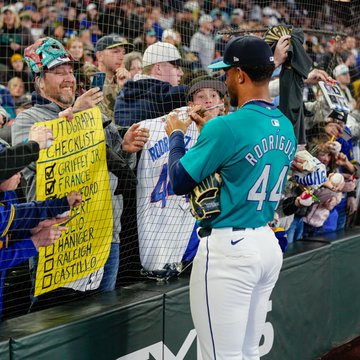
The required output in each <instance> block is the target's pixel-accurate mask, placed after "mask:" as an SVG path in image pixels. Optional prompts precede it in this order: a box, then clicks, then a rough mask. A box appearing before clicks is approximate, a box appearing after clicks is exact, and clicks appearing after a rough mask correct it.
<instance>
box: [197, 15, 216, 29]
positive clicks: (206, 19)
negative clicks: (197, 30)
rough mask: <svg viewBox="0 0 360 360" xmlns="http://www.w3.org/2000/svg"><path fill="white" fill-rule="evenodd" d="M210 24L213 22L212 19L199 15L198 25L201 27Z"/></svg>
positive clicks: (208, 16)
mask: <svg viewBox="0 0 360 360" xmlns="http://www.w3.org/2000/svg"><path fill="white" fill-rule="evenodd" d="M210 22H211V23H212V22H213V18H212V17H211V16H210V15H206V14H205V15H201V16H200V19H199V25H200V26H201V25H203V24H206V23H210Z"/></svg>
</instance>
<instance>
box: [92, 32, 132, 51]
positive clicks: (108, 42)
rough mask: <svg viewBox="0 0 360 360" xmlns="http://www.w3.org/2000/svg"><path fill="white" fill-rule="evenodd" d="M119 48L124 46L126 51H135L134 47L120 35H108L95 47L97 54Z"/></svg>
mask: <svg viewBox="0 0 360 360" xmlns="http://www.w3.org/2000/svg"><path fill="white" fill-rule="evenodd" d="M118 46H123V47H124V48H125V51H126V52H127V53H128V52H131V51H133V50H134V45H133V44H130V43H129V42H128V41H127V40H126V39H125V38H123V37H122V36H119V35H106V36H103V37H102V38H100V39H99V40H98V41H97V43H96V45H95V52H98V51H103V50H105V49H113V48H115V47H118Z"/></svg>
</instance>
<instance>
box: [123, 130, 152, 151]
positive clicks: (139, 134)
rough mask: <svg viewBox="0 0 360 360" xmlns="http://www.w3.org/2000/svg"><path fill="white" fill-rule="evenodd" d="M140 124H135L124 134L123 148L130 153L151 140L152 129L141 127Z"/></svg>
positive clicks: (138, 149)
mask: <svg viewBox="0 0 360 360" xmlns="http://www.w3.org/2000/svg"><path fill="white" fill-rule="evenodd" d="M140 126H141V125H140V124H133V125H131V127H130V128H129V129H128V131H127V132H126V133H125V135H124V141H123V143H122V149H123V150H124V151H126V152H128V153H134V152H137V151H140V150H141V149H142V148H143V147H144V146H145V144H146V143H147V141H148V140H149V136H150V131H149V129H146V128H140Z"/></svg>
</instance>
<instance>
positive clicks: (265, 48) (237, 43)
mask: <svg viewBox="0 0 360 360" xmlns="http://www.w3.org/2000/svg"><path fill="white" fill-rule="evenodd" d="M271 64H274V55H273V53H272V50H271V48H270V46H269V45H268V44H267V43H266V42H265V41H264V40H263V39H260V38H259V37H257V36H253V35H245V36H241V37H234V38H232V39H231V40H230V41H229V42H228V43H227V44H226V46H225V50H224V58H223V61H218V62H216V63H214V64H210V65H209V66H208V68H209V69H226V68H229V67H232V66H241V65H251V66H266V65H271Z"/></svg>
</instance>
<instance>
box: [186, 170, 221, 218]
mask: <svg viewBox="0 0 360 360" xmlns="http://www.w3.org/2000/svg"><path fill="white" fill-rule="evenodd" d="M221 183H222V180H221V176H220V174H219V173H216V172H215V173H214V174H212V175H210V176H208V177H207V178H205V179H204V180H203V181H202V182H201V183H200V184H198V185H197V186H196V187H195V188H194V189H193V190H192V191H191V192H190V211H191V214H192V215H193V216H194V217H195V218H196V219H197V220H203V219H209V218H215V217H216V216H218V215H219V214H220V212H221V208H220V187H221Z"/></svg>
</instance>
